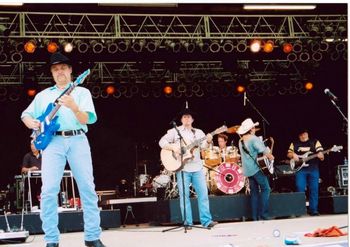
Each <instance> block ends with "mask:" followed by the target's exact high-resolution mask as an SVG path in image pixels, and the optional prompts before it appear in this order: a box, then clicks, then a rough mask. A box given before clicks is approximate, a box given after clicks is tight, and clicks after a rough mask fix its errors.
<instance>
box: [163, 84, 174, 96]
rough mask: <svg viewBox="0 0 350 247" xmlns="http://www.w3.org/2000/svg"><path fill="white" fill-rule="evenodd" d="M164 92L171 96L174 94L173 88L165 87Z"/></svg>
mask: <svg viewBox="0 0 350 247" xmlns="http://www.w3.org/2000/svg"><path fill="white" fill-rule="evenodd" d="M163 92H164V93H165V94H166V95H170V94H171V93H172V92H173V88H172V87H171V86H165V87H164V88H163Z"/></svg>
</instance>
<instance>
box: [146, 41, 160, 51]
mask: <svg viewBox="0 0 350 247" xmlns="http://www.w3.org/2000/svg"><path fill="white" fill-rule="evenodd" d="M159 45H160V41H159V40H155V41H148V42H147V44H146V49H147V50H148V51H149V52H155V51H156V50H157V49H158V47H159Z"/></svg>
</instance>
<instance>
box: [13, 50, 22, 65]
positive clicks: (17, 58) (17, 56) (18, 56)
mask: <svg viewBox="0 0 350 247" xmlns="http://www.w3.org/2000/svg"><path fill="white" fill-rule="evenodd" d="M22 59H23V56H22V53H20V52H14V53H12V54H11V61H12V62H14V63H20V62H22Z"/></svg>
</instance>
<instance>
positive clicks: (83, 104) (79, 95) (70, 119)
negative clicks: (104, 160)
mask: <svg viewBox="0 0 350 247" xmlns="http://www.w3.org/2000/svg"><path fill="white" fill-rule="evenodd" d="M68 86H69V85H67V87H68ZM67 87H66V88H67ZM62 92H63V91H61V90H59V89H58V88H57V86H53V87H49V88H47V89H45V90H43V91H41V92H40V93H38V94H37V95H36V96H35V98H34V100H33V101H32V102H31V103H30V105H29V106H28V107H27V109H25V110H24V111H23V112H22V115H21V119H22V118H23V117H25V116H30V117H32V118H35V119H37V118H38V117H40V116H41V115H42V114H43V113H44V112H45V111H46V108H47V106H48V105H49V103H53V102H54V101H55V100H56V99H57V98H58V97H59V96H60V95H61V93H62ZM71 95H72V96H73V98H74V101H75V103H76V104H77V105H78V107H79V111H83V112H87V114H88V122H87V123H88V124H93V123H95V122H96V121H97V115H96V112H95V107H94V104H93V101H92V97H91V93H90V91H89V90H88V89H86V88H84V87H76V88H74V90H73V91H72V93H71ZM56 116H58V120H57V122H58V123H59V124H60V128H59V129H58V130H59V131H65V130H77V129H83V130H84V132H87V125H86V124H81V123H80V122H79V121H78V119H77V118H76V116H75V115H74V112H72V110H71V109H69V108H68V107H65V106H61V108H60V109H59V110H58V111H57V113H56Z"/></svg>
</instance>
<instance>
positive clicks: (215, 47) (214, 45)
mask: <svg viewBox="0 0 350 247" xmlns="http://www.w3.org/2000/svg"><path fill="white" fill-rule="evenodd" d="M220 48H221V47H220V44H219V41H217V40H213V41H212V42H211V44H210V46H209V49H210V51H211V52H212V53H217V52H219V51H220Z"/></svg>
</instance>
